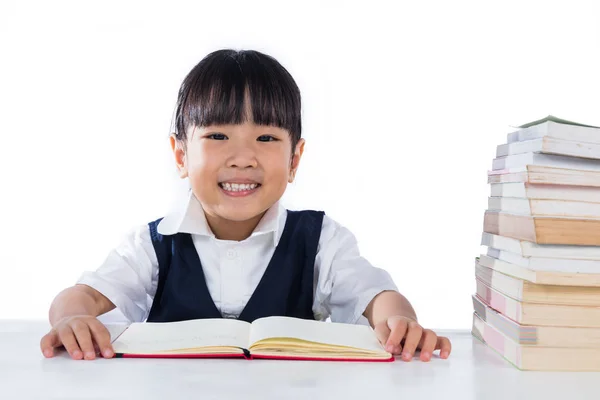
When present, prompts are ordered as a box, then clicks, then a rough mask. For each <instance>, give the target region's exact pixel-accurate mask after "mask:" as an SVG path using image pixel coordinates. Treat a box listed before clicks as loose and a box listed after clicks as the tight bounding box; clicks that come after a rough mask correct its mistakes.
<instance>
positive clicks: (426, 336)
mask: <svg viewBox="0 0 600 400" xmlns="http://www.w3.org/2000/svg"><path fill="white" fill-rule="evenodd" d="M437 339H438V337H437V335H436V334H435V333H434V332H433V331H431V330H429V329H425V330H424V331H423V335H422V337H421V343H420V346H419V347H420V348H421V361H429V360H431V355H432V354H433V351H434V350H435V346H436V344H437V341H438V340H437Z"/></svg>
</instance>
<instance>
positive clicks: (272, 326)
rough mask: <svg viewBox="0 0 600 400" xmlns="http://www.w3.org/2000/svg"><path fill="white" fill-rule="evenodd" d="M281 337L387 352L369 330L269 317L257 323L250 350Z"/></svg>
mask: <svg viewBox="0 0 600 400" xmlns="http://www.w3.org/2000/svg"><path fill="white" fill-rule="evenodd" d="M281 337H283V338H295V339H301V340H306V341H309V342H317V343H324V344H330V345H337V346H348V347H355V348H360V349H365V350H371V351H385V349H384V348H383V346H382V345H381V344H380V343H379V341H378V340H377V337H376V336H375V333H374V332H373V330H372V329H371V327H369V326H365V325H351V324H341V323H331V322H322V321H313V320H306V319H299V318H290V317H267V318H260V319H257V320H255V321H254V322H253V323H252V328H251V330H250V346H251V345H252V344H254V343H256V342H257V341H259V340H263V339H269V338H281Z"/></svg>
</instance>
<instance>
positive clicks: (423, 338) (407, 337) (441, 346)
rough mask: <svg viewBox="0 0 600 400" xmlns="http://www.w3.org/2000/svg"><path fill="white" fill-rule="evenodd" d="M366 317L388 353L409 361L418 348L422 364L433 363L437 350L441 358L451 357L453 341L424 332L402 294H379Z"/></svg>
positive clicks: (391, 292) (384, 292) (428, 331)
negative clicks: (431, 361) (431, 360)
mask: <svg viewBox="0 0 600 400" xmlns="http://www.w3.org/2000/svg"><path fill="white" fill-rule="evenodd" d="M364 316H365V317H366V318H367V319H368V320H369V324H371V327H373V328H374V330H375V333H376V334H377V337H378V339H379V341H380V342H381V343H382V344H383V345H384V346H385V347H386V350H387V351H389V352H391V353H394V354H402V358H403V359H404V360H405V361H409V360H410V359H412V357H413V354H414V352H415V350H416V349H417V348H420V349H421V360H422V361H429V360H430V359H431V355H432V354H433V352H434V351H435V350H440V356H441V358H447V357H448V356H449V355H450V350H451V344H450V340H448V338H445V337H442V336H439V337H438V336H437V335H436V334H435V333H434V332H433V331H431V330H429V329H423V327H422V326H421V325H419V323H418V322H417V315H416V313H415V311H414V309H413V307H412V305H411V304H410V302H409V301H408V300H407V299H406V297H404V296H403V295H401V294H400V293H398V292H394V291H383V292H381V293H379V294H378V295H377V296H375V297H374V298H373V300H371V302H370V303H369V305H368V306H367V308H366V309H365V312H364Z"/></svg>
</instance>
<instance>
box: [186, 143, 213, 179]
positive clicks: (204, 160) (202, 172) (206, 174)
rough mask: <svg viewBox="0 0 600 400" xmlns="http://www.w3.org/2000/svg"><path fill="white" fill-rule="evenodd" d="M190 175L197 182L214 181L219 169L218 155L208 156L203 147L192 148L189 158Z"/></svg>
mask: <svg viewBox="0 0 600 400" xmlns="http://www.w3.org/2000/svg"><path fill="white" fill-rule="evenodd" d="M187 163H188V164H187V165H188V175H189V177H190V180H192V181H193V182H197V183H207V182H208V181H214V180H215V179H216V176H217V172H218V170H219V163H218V160H216V157H207V154H206V152H205V151H203V149H202V148H196V149H192V150H191V151H190V152H189V153H188V158H187Z"/></svg>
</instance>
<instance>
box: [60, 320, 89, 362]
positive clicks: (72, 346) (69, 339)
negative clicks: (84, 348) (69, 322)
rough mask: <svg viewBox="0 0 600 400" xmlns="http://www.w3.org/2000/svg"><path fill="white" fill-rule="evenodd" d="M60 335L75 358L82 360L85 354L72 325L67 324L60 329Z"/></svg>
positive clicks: (62, 341)
mask: <svg viewBox="0 0 600 400" xmlns="http://www.w3.org/2000/svg"><path fill="white" fill-rule="evenodd" d="M58 337H59V340H60V341H61V343H62V344H63V346H65V349H67V352H68V353H69V354H70V355H71V358H72V359H73V360H81V359H82V358H83V354H82V353H81V349H80V348H79V345H78V344H77V339H76V338H75V334H74V333H73V330H72V329H71V327H70V326H65V327H64V328H62V329H61V330H60V331H58Z"/></svg>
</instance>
